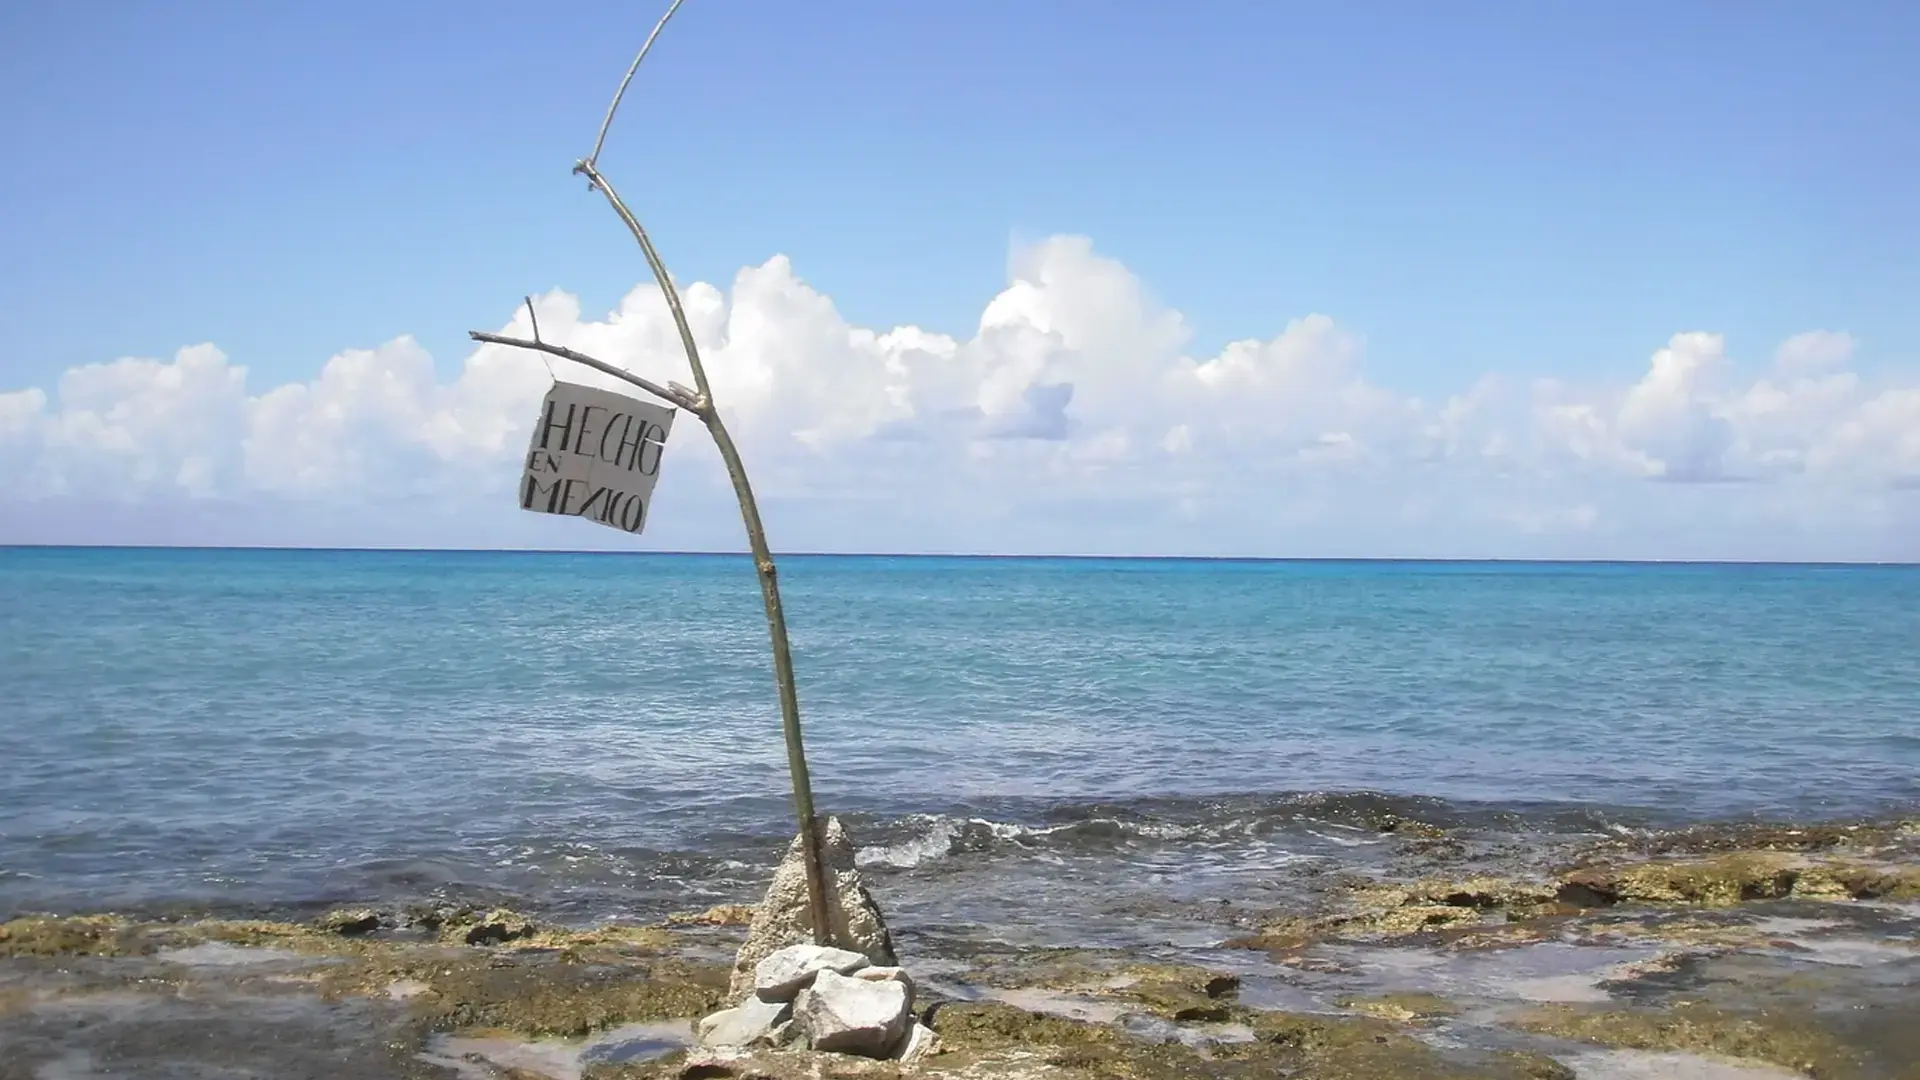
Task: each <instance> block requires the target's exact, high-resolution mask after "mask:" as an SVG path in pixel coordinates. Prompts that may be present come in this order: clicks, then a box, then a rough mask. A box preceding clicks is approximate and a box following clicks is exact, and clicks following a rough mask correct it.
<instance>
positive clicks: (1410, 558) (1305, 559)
mask: <svg viewBox="0 0 1920 1080" xmlns="http://www.w3.org/2000/svg"><path fill="white" fill-rule="evenodd" d="M0 551H197V552H217V551H277V552H290V553H291V552H304V553H310V554H361V553H364V554H383V555H607V556H665V557H675V558H686V557H698V558H740V559H747V558H751V557H752V554H751V552H748V551H745V550H691V549H689V550H631V551H622V550H618V549H611V548H514V547H501V548H478V547H476V548H442V547H402V546H387V547H339V546H330V545H312V546H309V545H302V544H34V543H25V544H14V543H0ZM773 554H774V557H775V558H797V559H972V560H983V561H984V560H995V559H998V560H1016V559H1030V560H1055V561H1081V562H1103V561H1104V562H1219V563H1452V564H1461V563H1466V564H1504V565H1523V566H1753V567H1765V566H1777V567H1834V568H1845V567H1862V568H1864V567H1888V568H1916V567H1920V561H1904V560H1864V559H1862V560H1847V559H1734V558H1717V559H1715V558H1708V559H1687V558H1675V559H1662V558H1632V557H1612V558H1551V557H1528V556H1498V555H1116V554H1090V553H1058V552H1054V553H1027V552H985V551H979V552H959V551H955V552H939V551H784V552H782V551H776V552H774V553H773Z"/></svg>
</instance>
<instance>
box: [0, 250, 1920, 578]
mask: <svg viewBox="0 0 1920 1080" xmlns="http://www.w3.org/2000/svg"><path fill="white" fill-rule="evenodd" d="M1008 276H1009V281H1008V284H1007V286H1006V287H1005V288H1004V289H1003V290H1002V291H1001V292H1000V293H999V294H998V295H997V296H995V297H994V298H993V299H992V300H991V302H989V303H988V304H987V305H986V307H985V309H984V310H983V311H982V313H981V315H980V320H979V325H978V326H977V328H975V330H974V331H973V332H972V334H971V336H968V337H965V338H959V337H953V336H949V335H946V334H941V333H935V332H932V331H928V330H923V329H919V328H916V327H910V326H908V327H895V328H892V329H888V330H878V329H872V328H867V327H859V326H853V325H850V324H849V323H848V322H847V321H846V320H845V319H843V318H842V317H841V316H840V314H839V313H838V312H837V310H836V309H835V307H834V304H833V302H832V300H831V299H829V298H828V297H826V296H824V295H822V294H821V293H819V292H818V291H816V290H814V289H813V288H811V287H809V286H808V285H807V284H806V283H805V282H804V281H803V280H802V279H801V278H800V277H799V276H798V275H797V274H796V272H795V270H794V268H793V266H792V265H791V264H790V263H789V261H788V260H787V259H786V258H785V257H775V258H773V259H770V260H768V261H767V262H766V263H764V264H762V265H760V266H756V267H749V268H747V269H744V270H742V271H741V272H740V273H739V274H738V276H737V277H736V278H735V280H734V282H733V284H732V288H731V290H729V291H722V290H721V289H720V288H718V287H715V286H713V285H710V284H707V283H704V282H701V283H694V284H692V285H689V286H687V287H686V288H685V289H684V299H685V302H686V306H687V309H688V314H689V316H690V318H691V321H692V323H693V327H694V330H695V333H696V336H697V337H698V340H699V342H700V345H701V346H702V349H703V355H704V356H705V357H706V358H707V365H708V368H709V371H710V374H711V375H712V378H713V382H714V388H715V395H716V397H717V398H718V399H719V400H720V401H721V403H722V405H723V407H724V408H725V410H726V415H727V418H728V421H729V424H730V425H731V426H732V427H733V428H734V431H735V437H736V440H737V441H738V442H739V443H740V444H741V446H742V448H743V452H744V453H745V454H746V456H747V459H748V462H749V465H750V468H751V470H752V472H753V475H754V481H755V485H756V487H757V488H758V489H759V490H760V492H761V493H762V495H763V498H764V499H765V500H766V503H767V507H766V509H767V514H768V518H769V527H770V529H771V530H772V532H773V535H774V539H775V542H776V546H777V547H779V548H782V549H787V550H796V549H798V550H895V551H996V552H1074V553H1140V554H1202V555H1301V556H1337V555H1355V556H1443V557H1445V556H1464V557H1529V556H1540V557H1602V558H1607V557H1620V558H1736V559H1738V558H1785V559H1877V560H1886V559H1914V558H1920V372H1917V371H1911V370H1910V371H1907V372H1906V373H1905V376H1904V378H1901V377H1884V376H1883V377H1874V378H1870V377H1868V376H1867V375H1865V374H1863V373H1862V372H1861V371H1859V370H1857V369H1856V368H1855V366H1854V358H1855V353H1856V343H1855V342H1854V341H1853V339H1852V338H1851V337H1849V336H1848V335H1847V334H1845V333H1844V332H1839V331H1833V330H1810V331H1808V332H1807V333H1803V334H1799V335H1796V336H1794V337H1792V338H1789V339H1788V340H1786V341H1784V342H1781V343H1779V345H1778V347H1777V348H1776V349H1775V350H1774V351H1773V353H1772V354H1771V355H1770V356H1764V357H1759V358H1744V359H1743V360H1742V361H1741V362H1736V360H1735V358H1734V357H1732V356H1730V355H1729V354H1728V350H1727V346H1726V342H1725V340H1724V339H1723V337H1722V336H1721V335H1719V334H1715V333H1710V332H1704V331H1684V332H1680V333H1676V334H1674V335H1673V336H1672V337H1671V338H1670V339H1669V340H1668V341H1667V342H1665V343H1664V344H1660V345H1658V347H1657V348H1655V349H1653V351H1652V353H1651V356H1650V357H1648V358H1645V359H1644V360H1641V359H1639V358H1631V357H1623V358H1622V366H1621V370H1622V372H1623V376H1624V377H1623V378H1621V379H1620V380H1618V381H1617V382H1613V383H1574V382H1567V381H1559V380H1553V379H1538V378H1523V377H1517V376H1515V375H1513V374H1501V373H1488V374H1485V375H1483V376H1481V377H1479V378H1478V379H1476V380H1475V381H1473V382H1472V383H1471V384H1470V385H1465V386H1462V387H1461V388H1459V390H1458V391H1457V392H1455V393H1453V394H1451V395H1448V396H1446V397H1445V398H1443V399H1432V400H1430V399H1425V398H1422V397H1419V396H1415V395H1410V394H1406V393H1402V392H1398V391H1396V390H1394V389H1392V388H1391V387H1387V386H1382V385H1379V384H1377V383H1376V382H1374V381H1372V380H1371V379H1369V378H1368V376H1367V374H1366V370H1365V343H1364V341H1363V339H1362V338H1361V337H1360V335H1359V334H1357V333H1356V332H1354V331H1353V330H1352V329H1350V328H1347V327H1344V326H1342V325H1340V324H1339V323H1337V322H1335V321H1334V320H1333V319H1331V318H1329V317H1328V316H1325V315H1318V314H1313V315H1305V316H1302V317H1300V318H1296V319H1293V320H1292V321H1290V322H1288V323H1287V324H1286V325H1285V326H1284V327H1281V328H1280V329H1279V331H1278V333H1276V334H1275V335H1274V336H1273V337H1271V338H1265V339H1256V340H1245V341H1237V342H1234V343H1232V344H1229V345H1228V346H1226V347H1225V348H1223V349H1222V350H1220V352H1219V353H1218V354H1216V355H1212V356H1203V357H1196V356H1192V355H1189V353H1188V351H1187V346H1188V343H1189V341H1190V337H1191V335H1190V330H1189V327H1188V324H1187V322H1186V320H1185V319H1184V318H1183V317H1182V316H1181V315H1180V313H1179V312H1176V311H1171V310H1168V309H1166V308H1164V307H1162V306H1160V305H1158V304H1157V303H1155V302H1154V300H1153V299H1152V298H1151V297H1150V296H1149V295H1148V294H1147V292H1146V291H1145V290H1144V288H1143V287H1142V285H1141V283H1140V281H1139V280H1138V279H1137V278H1136V277H1135V276H1134V275H1133V274H1132V273H1130V272H1129V271H1128V270H1127V269H1126V268H1125V267H1124V266H1122V265H1121V264H1120V263H1118V262H1116V261H1114V260H1112V259H1109V258H1106V257H1103V256H1101V255H1100V254H1098V253H1097V252H1096V251H1095V250H1094V249H1093V247H1092V245H1091V244H1090V243H1089V242H1088V241H1087V240H1085V239H1082V238H1076V237H1054V238H1052V239H1049V240H1047V241H1045V242H1042V243H1039V244H1036V245H1033V246H1030V247H1026V248H1023V249H1021V250H1019V251H1017V252H1016V253H1015V255H1014V257H1013V259H1012V260H1011V264H1010V272H1009V275H1008ZM535 306H536V309H537V311H538V314H539V322H540V328H541V332H542V335H543V336H544V337H545V338H546V339H547V340H549V341H555V342H559V343H563V344H566V345H569V346H571V347H573V348H575V349H578V350H581V351H583V352H587V353H590V354H592V355H595V356H598V357H600V358H602V359H605V360H608V361H611V362H613V363H616V364H620V365H623V366H626V367H629V368H631V369H633V370H635V371H640V372H644V373H646V374H649V375H650V376H652V377H654V378H656V379H661V380H664V379H676V380H678V381H681V382H690V381H691V379H690V377H689V374H688V373H687V371H686V364H685V361H684V359H683V358H682V357H681V355H680V350H679V343H678V338H677V336H676V334H675V331H674V329H673V325H672V322H671V320H670V318H669V316H668V314H667V311H666V307H665V304H664V302H663V300H662V297H661V294H660V291H659V289H658V288H657V287H656V286H654V285H653V284H651V283H647V284H643V285H640V286H638V287H636V288H635V289H633V290H632V291H631V292H629V293H628V294H627V295H626V296H625V298H624V299H623V300H622V301H621V303H620V306H619V308H618V309H617V310H615V311H613V312H610V313H608V314H606V315H605V316H604V317H601V318H598V319H592V318H587V317H585V316H583V314H582V312H581V310H580V306H579V303H578V301H577V300H576V299H575V298H574V297H572V296H571V295H568V294H566V293H564V292H553V293H549V294H547V295H544V296H541V297H537V298H536V299H535ZM500 329H501V331H502V332H504V333H509V334H516V335H520V336H526V335H527V334H528V331H529V327H528V325H527V316H526V313H525V311H524V310H520V311H518V312H516V313H515V314H514V316H513V318H512V319H511V321H509V322H508V323H506V324H505V325H504V326H503V327H500ZM1550 360H1551V358H1550V357H1543V361H1545V362H1548V363H1550ZM562 374H563V375H564V376H565V377H567V378H569V379H573V380H576V381H583V382H592V383H596V384H599V385H610V386H611V385H616V384H614V383H613V382H612V381H611V380H608V379H606V378H605V377H602V376H597V375H591V374H590V373H584V372H579V371H566V372H562ZM551 378H552V376H551V374H550V369H549V368H548V366H547V364H546V363H545V362H544V361H543V360H542V359H541V358H539V357H537V356H533V355H529V354H526V353H522V352H518V351H515V350H512V349H509V348H505V347H500V346H492V345H487V346H481V347H479V348H477V349H475V350H473V351H472V352H471V353H470V354H468V355H467V356H466V357H465V359H464V361H463V362H462V363H461V364H460V366H459V368H458V370H457V372H451V373H447V374H443V373H441V372H440V371H438V370H436V368H435V365H434V362H433V359H432V358H431V357H430V356H428V355H427V354H426V353H425V351H424V350H422V349H421V348H420V346H419V345H418V344H417V343H415V342H414V341H413V340H412V339H411V338H400V339H397V340H394V341H390V342H387V343H386V344H383V345H380V346H379V347H377V348H373V349H356V350H349V351H346V352H343V353H340V354H339V355H337V356H334V357H333V358H331V359H329V360H327V361H326V363H325V364H324V365H322V367H321V368H320V371H319V373H318V374H317V375H316V376H315V377H314V378H313V379H312V380H310V381H307V382H297V383H287V384H284V385H280V386H254V385H250V381H249V379H248V375H247V371H246V369H245V367H243V366H240V365H238V364H236V363H235V362H234V361H233V360H232V359H231V358H229V357H227V356H226V355H224V354H223V353H222V352H221V351H220V350H219V349H218V348H216V347H215V346H213V345H211V344H202V345H194V346H191V347H188V348H183V349H181V350H180V351H179V352H178V353H176V354H175V355H174V357H173V358H172V359H171V360H156V359H122V360H116V361H113V362H111V363H103V364H96V365H88V366H83V367H77V368H73V369H71V370H69V371H67V372H66V373H65V374H64V375H63V376H62V377H61V379H60V381H59V384H58V385H57V386H55V387H53V388H51V389H50V390H47V389H42V388H25V389H19V390H13V391H10V392H3V393H0V449H3V450H4V451H5V453H6V455H7V459H8V460H9V461H11V462H13V463H14V465H15V468H14V470H13V472H14V477H15V480H14V482H13V483H12V485H11V487H10V488H9V489H8V490H7V492H6V494H5V495H3V496H0V519H3V520H4V525H0V542H14V543H19V542H36V543H45V542H56V543H101V542H107V543H114V542H119V543H206V544H221V543H283V544H301V543H314V544H342V545H358V544H366V545H385V544H404V545H426V546H442V547H470V546H480V547H485V546H534V547H564V548H581V547H634V546H642V547H668V548H674V547H682V548H721V549H737V548H738V547H740V546H741V542H740V539H739V524H738V521H737V518H735V517H734V516H733V514H734V511H733V508H732V506H731V504H730V500H729V496H728V494H727V490H726V486H725V480H724V477H723V475H722V474H721V472H720V469H719V463H718V456H717V455H716V454H715V453H714V452H713V450H712V448H711V446H710V445H708V443H707V440H706V437H705V434H704V432H702V431H700V430H699V428H698V425H695V424H686V425H683V426H678V427H677V428H676V431H675V435H674V439H673V443H672V445H670V446H669V448H668V454H667V461H666V465H665V469H664V472H663V480H662V483H661V486H660V488H659V490H658V492H657V494H656V503H655V508H654V515H653V521H652V524H650V525H649V531H648V534H647V535H646V537H644V538H642V539H640V540H638V541H635V540H633V539H630V538H625V537H620V536H618V535H617V534H612V533H609V532H607V531H606V530H601V529H598V528H596V527H594V526H591V525H587V524H585V523H581V522H571V521H560V520H557V519H552V518H542V517H537V516H535V515H531V514H527V513H525V512H523V511H520V510H518V509H517V508H516V506H515V505H514V502H513V496H512V489H513V483H514V480H515V478H516V477H517V475H518V467H519V462H520V459H521V456H522V454H523V453H524V450H525V446H526V440H527V434H528V429H529V426H530V424H531V421H532V418H533V414H534V411H535V408H536V406H537V404H538V402H539V400H540V398H541V395H542V394H544V393H545V391H546V388H547V386H548V384H549V382H550V380H551ZM603 533H604V534H605V535H602V534H603Z"/></svg>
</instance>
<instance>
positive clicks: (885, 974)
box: [843, 967, 915, 1009]
mask: <svg viewBox="0 0 1920 1080" xmlns="http://www.w3.org/2000/svg"><path fill="white" fill-rule="evenodd" d="M843 974H845V973H844V972H843ZM852 974H853V977H854V978H856V979H865V980H867V981H868V982H897V983H899V984H900V985H902V986H904V987H906V988H907V1008H909V1009H911V1008H913V992H914V989H915V987H914V985H913V976H911V975H908V974H907V969H906V968H901V967H863V968H861V969H860V970H858V971H855V972H853V973H852Z"/></svg>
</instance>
